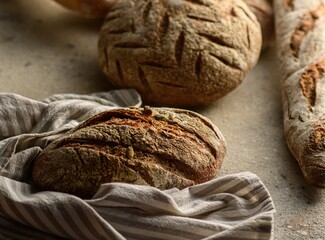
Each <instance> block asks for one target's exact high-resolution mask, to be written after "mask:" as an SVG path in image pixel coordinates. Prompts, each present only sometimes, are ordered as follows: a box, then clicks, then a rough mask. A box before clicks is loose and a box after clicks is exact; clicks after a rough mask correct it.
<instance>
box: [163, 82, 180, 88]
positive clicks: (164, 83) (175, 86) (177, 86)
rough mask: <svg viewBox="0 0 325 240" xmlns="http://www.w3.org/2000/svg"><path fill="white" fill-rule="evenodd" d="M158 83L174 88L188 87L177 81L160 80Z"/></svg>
mask: <svg viewBox="0 0 325 240" xmlns="http://www.w3.org/2000/svg"><path fill="white" fill-rule="evenodd" d="M157 83H158V84H160V85H164V86H167V87H172V88H186V87H185V86H183V85H180V84H176V83H170V82H163V81H158V82H157Z"/></svg>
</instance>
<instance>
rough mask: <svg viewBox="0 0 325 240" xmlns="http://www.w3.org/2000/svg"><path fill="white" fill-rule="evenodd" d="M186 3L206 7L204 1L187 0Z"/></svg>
mask: <svg viewBox="0 0 325 240" xmlns="http://www.w3.org/2000/svg"><path fill="white" fill-rule="evenodd" d="M185 1H186V2H189V3H192V4H196V5H203V6H206V4H205V3H204V1H203V0H185Z"/></svg>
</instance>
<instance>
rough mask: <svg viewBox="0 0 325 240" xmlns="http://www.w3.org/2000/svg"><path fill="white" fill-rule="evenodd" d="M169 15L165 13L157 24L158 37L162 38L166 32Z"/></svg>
mask: <svg viewBox="0 0 325 240" xmlns="http://www.w3.org/2000/svg"><path fill="white" fill-rule="evenodd" d="M168 28H169V15H168V13H165V14H164V16H163V18H162V19H161V21H160V24H159V38H160V39H162V38H163V37H164V36H165V35H166V34H167V32H168Z"/></svg>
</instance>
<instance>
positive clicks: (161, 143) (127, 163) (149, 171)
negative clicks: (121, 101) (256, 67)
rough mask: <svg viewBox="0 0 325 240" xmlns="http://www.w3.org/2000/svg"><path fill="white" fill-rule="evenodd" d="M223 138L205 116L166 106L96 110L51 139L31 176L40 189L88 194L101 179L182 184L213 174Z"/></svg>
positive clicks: (166, 185) (222, 152) (163, 186)
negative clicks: (56, 137)
mask: <svg viewBox="0 0 325 240" xmlns="http://www.w3.org/2000/svg"><path fill="white" fill-rule="evenodd" d="M225 151H226V146H225V141H224V138H223V136H222V134H221V132H220V131H219V130H218V129H217V127H216V126H215V125H214V124H213V123H212V122H211V121H209V120H208V119H206V118H205V117H203V116H201V115H199V114H196V113H194V112H191V111H187V110H180V109H169V108H148V107H146V108H132V109H115V110H111V111H107V112H103V113H100V114H98V115H96V116H94V117H92V118H90V119H89V120H87V121H85V122H84V123H82V124H80V125H79V126H78V127H76V128H75V129H74V130H73V131H72V132H70V133H69V134H68V135H67V136H64V137H63V138H61V139H58V140H56V141H54V142H53V143H51V144H50V145H49V146H48V147H47V148H46V149H45V150H44V151H43V152H42V153H41V154H40V155H39V156H38V157H37V158H36V160H35V162H34V164H33V169H32V176H33V180H34V182H35V184H36V185H37V186H38V187H39V188H40V189H44V190H54V191H60V192H67V193H70V194H74V195H76V196H79V197H82V198H90V197H91V196H92V195H93V194H94V193H95V192H96V191H97V189H98V188H99V186H100V185H101V184H102V183H107V182H126V183H135V184H145V185H151V186H154V187H157V188H159V189H168V188H173V187H177V188H180V189H182V188H185V187H187V186H191V185H194V184H197V183H202V182H205V181H208V180H210V179H212V178H213V177H215V175H216V173H217V170H218V169H220V167H221V163H222V159H223V157H224V155H225Z"/></svg>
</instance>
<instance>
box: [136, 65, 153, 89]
mask: <svg viewBox="0 0 325 240" xmlns="http://www.w3.org/2000/svg"><path fill="white" fill-rule="evenodd" d="M138 76H139V80H140V82H141V84H142V86H143V87H144V88H145V89H146V90H150V91H151V87H150V84H149V82H148V79H147V77H146V74H145V73H144V71H143V69H142V68H141V67H140V66H139V67H138Z"/></svg>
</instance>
